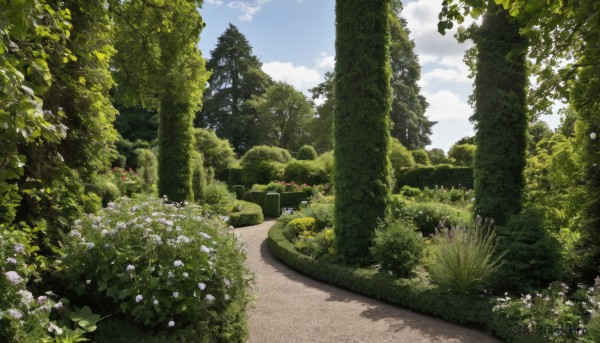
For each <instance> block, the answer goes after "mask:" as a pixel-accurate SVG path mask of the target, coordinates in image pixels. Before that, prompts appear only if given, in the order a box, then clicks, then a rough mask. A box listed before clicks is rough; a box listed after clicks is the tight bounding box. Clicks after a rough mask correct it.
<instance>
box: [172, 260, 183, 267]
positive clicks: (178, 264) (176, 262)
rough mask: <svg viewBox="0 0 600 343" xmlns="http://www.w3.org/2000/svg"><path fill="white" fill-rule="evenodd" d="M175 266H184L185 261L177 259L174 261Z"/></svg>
mask: <svg viewBox="0 0 600 343" xmlns="http://www.w3.org/2000/svg"><path fill="white" fill-rule="evenodd" d="M173 266H175V267H182V266H183V262H181V260H175V262H173Z"/></svg>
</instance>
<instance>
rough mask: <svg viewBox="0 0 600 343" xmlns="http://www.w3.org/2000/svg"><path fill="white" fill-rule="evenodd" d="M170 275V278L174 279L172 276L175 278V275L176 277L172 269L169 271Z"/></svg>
mask: <svg viewBox="0 0 600 343" xmlns="http://www.w3.org/2000/svg"><path fill="white" fill-rule="evenodd" d="M168 276H169V279H172V278H174V277H175V274H173V272H172V271H169V274H168Z"/></svg>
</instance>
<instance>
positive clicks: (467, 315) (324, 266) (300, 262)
mask: <svg viewBox="0 0 600 343" xmlns="http://www.w3.org/2000/svg"><path fill="white" fill-rule="evenodd" d="M282 227H283V223H277V224H276V225H274V226H273V227H271V229H270V230H269V236H268V239H267V243H268V245H269V249H270V250H271V252H272V253H273V254H274V255H275V256H276V257H277V258H278V259H280V260H281V261H282V262H283V263H285V264H286V265H288V266H290V267H291V268H293V269H295V270H298V271H300V272H301V273H303V274H306V275H309V276H311V277H312V278H315V279H317V280H322V281H325V282H328V283H330V284H332V285H335V286H338V287H341V288H344V289H347V290H350V291H352V292H355V293H358V294H362V295H365V296H368V297H371V298H374V299H379V300H382V301H385V302H387V303H391V304H395V305H398V306H401V307H403V308H407V309H410V310H413V311H417V312H419V313H424V314H429V315H434V316H439V317H441V318H443V319H445V320H448V321H450V322H452V323H456V324H460V325H467V326H470V327H475V328H480V329H481V328H485V329H486V330H488V331H489V332H492V333H493V334H495V335H497V336H498V337H500V338H502V339H504V340H506V341H507V342H514V343H517V342H518V343H538V342H539V343H541V342H544V340H543V339H539V338H537V337H536V336H533V335H514V334H513V332H511V330H510V328H511V326H510V322H509V321H508V320H507V319H506V318H505V316H503V315H500V314H498V313H494V312H492V305H491V300H492V299H490V298H489V297H488V296H485V295H483V296H481V295H476V296H475V295H465V294H453V295H452V296H448V292H447V290H445V289H441V288H439V287H438V286H436V285H432V284H431V282H430V281H429V280H428V278H426V277H420V276H416V277H414V278H411V279H402V278H398V277H396V276H394V275H390V274H389V273H382V272H379V271H377V270H376V269H374V268H371V267H368V268H360V267H356V266H351V265H340V264H334V263H332V262H331V261H329V260H326V259H317V260H315V259H313V258H310V257H309V256H306V255H304V254H302V253H300V252H299V251H297V250H296V248H295V247H294V245H293V244H292V243H290V242H289V241H288V240H287V239H286V238H285V237H284V236H283V233H282Z"/></svg>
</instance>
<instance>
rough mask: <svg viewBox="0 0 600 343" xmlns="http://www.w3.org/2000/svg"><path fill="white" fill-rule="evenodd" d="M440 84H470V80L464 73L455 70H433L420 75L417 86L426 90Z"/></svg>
mask: <svg viewBox="0 0 600 343" xmlns="http://www.w3.org/2000/svg"><path fill="white" fill-rule="evenodd" d="M440 82H445V83H447V82H452V83H467V84H470V83H471V80H470V79H469V78H468V77H467V74H466V73H463V72H460V71H458V70H457V69H455V68H435V69H433V70H430V71H427V72H425V73H423V75H421V80H420V81H419V85H420V86H421V87H423V88H426V87H428V86H434V85H436V84H437V83H440Z"/></svg>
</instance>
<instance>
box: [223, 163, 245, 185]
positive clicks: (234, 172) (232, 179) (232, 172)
mask: <svg viewBox="0 0 600 343" xmlns="http://www.w3.org/2000/svg"><path fill="white" fill-rule="evenodd" d="M243 171H244V170H243V169H242V168H239V167H237V168H229V169H228V172H227V185H228V186H229V187H232V186H234V185H241V184H242V173H243Z"/></svg>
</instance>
